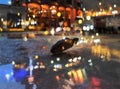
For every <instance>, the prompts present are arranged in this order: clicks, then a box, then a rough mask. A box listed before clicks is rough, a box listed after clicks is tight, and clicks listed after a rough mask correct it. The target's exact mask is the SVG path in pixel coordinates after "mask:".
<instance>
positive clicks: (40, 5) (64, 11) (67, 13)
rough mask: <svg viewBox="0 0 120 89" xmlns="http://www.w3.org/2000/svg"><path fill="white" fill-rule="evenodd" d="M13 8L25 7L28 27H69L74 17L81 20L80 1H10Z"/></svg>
mask: <svg viewBox="0 0 120 89" xmlns="http://www.w3.org/2000/svg"><path fill="white" fill-rule="evenodd" d="M12 5H13V6H23V7H27V21H28V22H29V23H30V25H39V26H41V25H42V26H43V24H44V26H45V27H57V26H59V25H60V24H59V22H65V24H63V26H71V24H72V23H74V22H75V20H76V17H80V18H82V17H83V16H82V8H80V7H81V0H12Z"/></svg>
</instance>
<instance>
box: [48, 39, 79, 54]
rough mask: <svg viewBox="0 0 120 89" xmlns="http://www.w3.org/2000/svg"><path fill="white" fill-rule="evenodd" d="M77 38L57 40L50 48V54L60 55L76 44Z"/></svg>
mask: <svg viewBox="0 0 120 89" xmlns="http://www.w3.org/2000/svg"><path fill="white" fill-rule="evenodd" d="M78 40H79V39H78V38H65V39H62V40H59V41H58V42H56V44H54V45H53V46H52V48H51V50H50V51H51V53H53V54H61V53H63V51H65V50H67V49H69V48H71V47H72V46H73V45H74V44H76V43H77V42H78Z"/></svg>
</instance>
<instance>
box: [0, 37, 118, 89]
mask: <svg viewBox="0 0 120 89" xmlns="http://www.w3.org/2000/svg"><path fill="white" fill-rule="evenodd" d="M61 38H62V37H61V36H39V37H36V38H33V39H27V40H25V39H24V38H23V39H8V38H3V37H1V39H0V62H1V64H0V83H1V85H0V86H2V87H3V88H2V89H7V88H8V87H9V89H16V87H18V88H17V89H19V88H20V89H119V87H120V62H119V60H120V58H119V55H118V54H117V53H119V52H120V50H119V43H118V41H119V40H120V39H119V38H118V37H117V38H114V39H113V40H111V41H109V40H108V42H106V40H107V39H108V38H109V37H108V38H107V39H106V36H101V37H100V39H101V42H102V43H100V42H98V43H93V42H94V41H93V38H92V40H91V38H90V37H88V38H89V40H88V39H86V38H84V37H79V38H80V39H81V40H80V42H79V44H78V45H75V46H74V47H72V48H70V49H68V50H66V51H65V52H64V53H62V54H57V55H52V53H50V48H51V47H52V45H53V44H54V43H55V42H57V41H58V40H60V39H61ZM97 38H98V37H97ZM110 42H112V43H113V42H114V44H115V42H116V43H117V44H118V45H117V46H115V49H114V46H111V45H114V44H110V45H108V44H109V43H110ZM117 47H118V49H117ZM114 59H115V60H114ZM5 84H7V86H6V85H5Z"/></svg>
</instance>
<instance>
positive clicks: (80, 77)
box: [68, 69, 84, 84]
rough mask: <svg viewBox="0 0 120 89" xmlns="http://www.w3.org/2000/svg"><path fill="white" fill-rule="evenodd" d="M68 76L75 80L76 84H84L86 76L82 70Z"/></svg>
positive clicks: (74, 71)
mask: <svg viewBox="0 0 120 89" xmlns="http://www.w3.org/2000/svg"><path fill="white" fill-rule="evenodd" d="M68 76H69V77H70V79H73V81H74V82H75V83H76V84H82V83H83V82H84V76H83V73H82V70H81V69H78V70H71V71H69V72H68Z"/></svg>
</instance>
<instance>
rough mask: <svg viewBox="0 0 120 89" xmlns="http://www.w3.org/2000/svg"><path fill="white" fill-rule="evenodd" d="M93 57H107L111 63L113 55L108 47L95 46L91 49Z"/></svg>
mask: <svg viewBox="0 0 120 89" xmlns="http://www.w3.org/2000/svg"><path fill="white" fill-rule="evenodd" d="M91 51H92V53H93V55H95V56H99V57H100V56H105V57H106V59H107V60H108V61H109V60H110V58H111V53H110V49H109V48H108V47H107V46H102V45H100V44H99V45H94V46H92V49H91Z"/></svg>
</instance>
